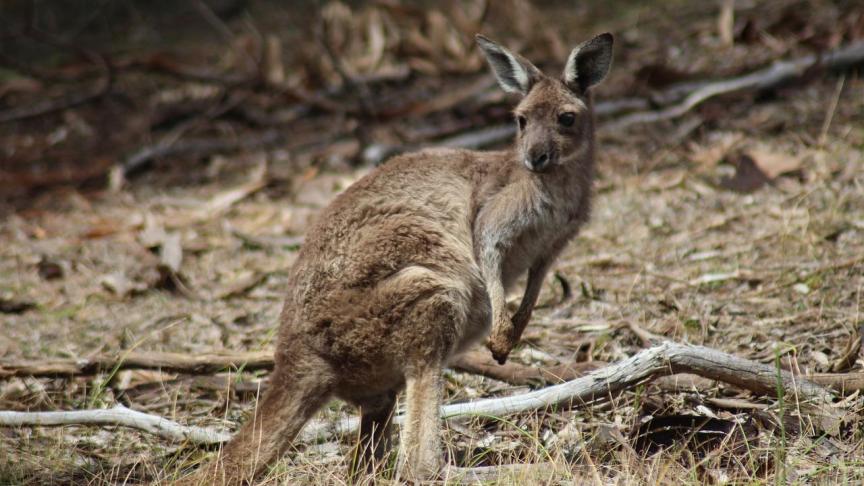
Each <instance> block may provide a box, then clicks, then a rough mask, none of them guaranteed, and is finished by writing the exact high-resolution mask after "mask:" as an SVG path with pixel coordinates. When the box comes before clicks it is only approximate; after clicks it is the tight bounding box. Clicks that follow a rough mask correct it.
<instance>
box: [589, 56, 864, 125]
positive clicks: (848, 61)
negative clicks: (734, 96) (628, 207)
mask: <svg viewBox="0 0 864 486" xmlns="http://www.w3.org/2000/svg"><path fill="white" fill-rule="evenodd" d="M861 63H864V42H857V43H854V44H852V45H849V46H846V47H843V48H840V49H836V50H833V51H830V52H827V53H825V54H821V55H815V54H811V55H809V56H804V57H801V58H798V59H793V60H791V61H778V62H776V63H774V64H772V65H771V66H769V67H767V68H764V69H760V70H758V71H754V72H752V73H750V74H746V75H744V76H739V77H737V78H732V79H727V80H723V81H717V82H712V83H708V84H705V85H703V86H701V87H699V88H697V89H695V90H694V91H692V92H690V93H689V94H688V95H687V96H686V97H685V98H684V100H683V101H681V102H680V103H677V104H674V105H672V106H669V107H667V108H664V109H662V110H658V111H645V112H639V113H633V114H630V115H627V116H624V117H622V118H620V119H618V120H615V121H614V122H611V123H607V124H606V125H605V126H604V129H605V130H607V131H611V132H614V131H617V130H621V129H623V128H625V127H628V126H630V125H635V124H641V123H653V122H658V121H661V120H671V119H673V118H678V117H680V116H682V115H684V114H685V113H687V112H689V111H690V110H692V109H693V108H695V107H696V106H698V105H699V104H701V103H703V102H705V101H707V100H709V99H711V98H714V97H716V96H720V95H724V94H729V93H735V92H739V91H759V90H765V89H770V88H775V87H777V86H779V85H781V84H783V83H786V82H788V81H790V80H792V79H796V78H803V77H804V76H805V74H807V73H808V72H810V71H812V70H814V69H824V70H842V69H848V68H850V67H852V66H855V65H858V64H861Z"/></svg>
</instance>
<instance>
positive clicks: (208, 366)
mask: <svg viewBox="0 0 864 486" xmlns="http://www.w3.org/2000/svg"><path fill="white" fill-rule="evenodd" d="M652 337H653V335H652ZM652 349H654V348H652ZM604 365H606V363H603V362H594V363H587V362H585V363H570V364H560V365H556V366H551V367H547V368H537V367H534V366H528V365H523V364H518V363H515V362H508V363H507V364H505V365H503V366H502V365H499V364H498V363H497V362H495V361H494V360H493V359H492V358H491V356H489V355H488V353H486V352H484V351H471V352H468V353H465V354H464V355H462V356H460V357H458V358H456V360H455V361H454V362H453V363H452V367H453V368H454V369H456V370H458V371H463V372H466V373H472V374H477V375H482V376H486V377H488V378H493V379H496V380H500V381H504V382H507V383H510V384H512V385H517V386H524V385H538V384H546V383H561V382H562V381H570V380H573V379H574V378H577V377H579V376H582V375H584V374H585V373H586V372H588V371H592V370H594V369H596V368H597V367H599V366H604ZM613 366H614V365H613ZM131 369H146V370H161V371H164V372H168V373H186V374H192V375H209V374H214V373H219V372H221V371H226V370H240V369H242V370H243V371H258V370H271V369H273V351H249V352H221V351H220V352H211V353H167V352H159V351H134V352H130V353H126V354H123V355H120V356H117V355H102V356H94V357H91V358H81V359H47V360H27V361H19V360H10V359H5V360H0V379H8V378H15V377H24V376H30V377H35V378H63V377H74V376H92V375H95V374H98V373H102V372H107V371H112V370H117V371H120V370H131ZM680 373H683V371H681V372H680ZM693 374H700V373H695V372H694V373H693ZM702 376H704V377H706V378H711V379H714V380H720V381H724V380H722V379H719V378H714V377H712V376H708V375H702ZM801 378H804V379H806V380H809V381H812V382H813V383H816V384H818V385H820V386H825V387H829V388H831V389H833V390H835V391H837V392H840V393H842V394H844V395H845V394H849V393H852V392H854V391H856V390H862V391H864V372H849V373H816V374H812V375H806V376H804V377H800V376H798V377H797V378H796V379H801ZM730 383H731V382H730ZM733 384H734V383H733ZM772 386H773V385H772ZM744 388H746V387H744Z"/></svg>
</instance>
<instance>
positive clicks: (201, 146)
mask: <svg viewBox="0 0 864 486" xmlns="http://www.w3.org/2000/svg"><path fill="white" fill-rule="evenodd" d="M284 141H285V134H284V133H283V132H282V131H280V130H267V131H265V132H263V133H259V134H255V135H248V136H244V137H240V138H237V139H234V140H225V139H223V138H199V139H190V140H180V141H173V140H169V141H163V142H158V143H156V144H154V145H147V146H145V147H142V148H140V149H138V150H137V151H136V152H135V153H133V154H132V155H130V156H129V157H127V158H126V161H125V162H124V163H123V166H122V171H123V174H124V175H126V174H130V173H133V172H135V171H137V170H139V169H141V168H143V167H144V166H145V165H146V164H147V163H149V162H150V161H151V160H153V159H157V158H161V157H168V156H174V155H181V154H183V155H196V156H199V157H200V156H204V155H209V154H214V153H219V152H231V151H237V150H251V149H261V148H266V147H275V146H277V145H279V144H281V143H284Z"/></svg>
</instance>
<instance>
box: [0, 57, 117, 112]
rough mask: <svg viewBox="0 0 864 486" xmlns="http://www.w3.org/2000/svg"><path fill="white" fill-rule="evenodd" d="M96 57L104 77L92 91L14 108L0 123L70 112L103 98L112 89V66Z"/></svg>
mask: <svg viewBox="0 0 864 486" xmlns="http://www.w3.org/2000/svg"><path fill="white" fill-rule="evenodd" d="M94 57H95V58H96V59H97V60H98V61H99V63H100V66H101V70H102V76H101V77H100V78H99V80H98V81H96V84H94V85H93V86H92V87H91V88H90V89H88V90H87V91H85V92H83V93H73V94H70V95H66V96H62V97H60V98H56V99H48V100H44V101H40V102H38V103H36V104H33V105H29V106H22V107H19V108H12V109H10V110H6V111H3V112H0V123H8V122H13V121H20V120H26V119H28V118H35V117H37V116H42V115H47V114H49V113H54V112H57V111H62V110H68V109H69V108H75V107H76V106H80V105H83V104H85V103H89V102H90V101H93V100H96V99H97V98H101V97H102V96H104V95H105V94H107V93H108V91H109V90H110V89H111V85H112V83H113V79H114V76H113V73H112V71H111V66H110V65H109V64H108V61H107V60H105V58H103V57H101V56H96V55H95V54H94Z"/></svg>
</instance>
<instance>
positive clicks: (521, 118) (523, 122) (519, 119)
mask: <svg viewBox="0 0 864 486" xmlns="http://www.w3.org/2000/svg"><path fill="white" fill-rule="evenodd" d="M516 124H517V125H519V130H525V125H527V124H528V120H527V119H526V118H525V117H524V116H521V115H520V116H517V117H516Z"/></svg>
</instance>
